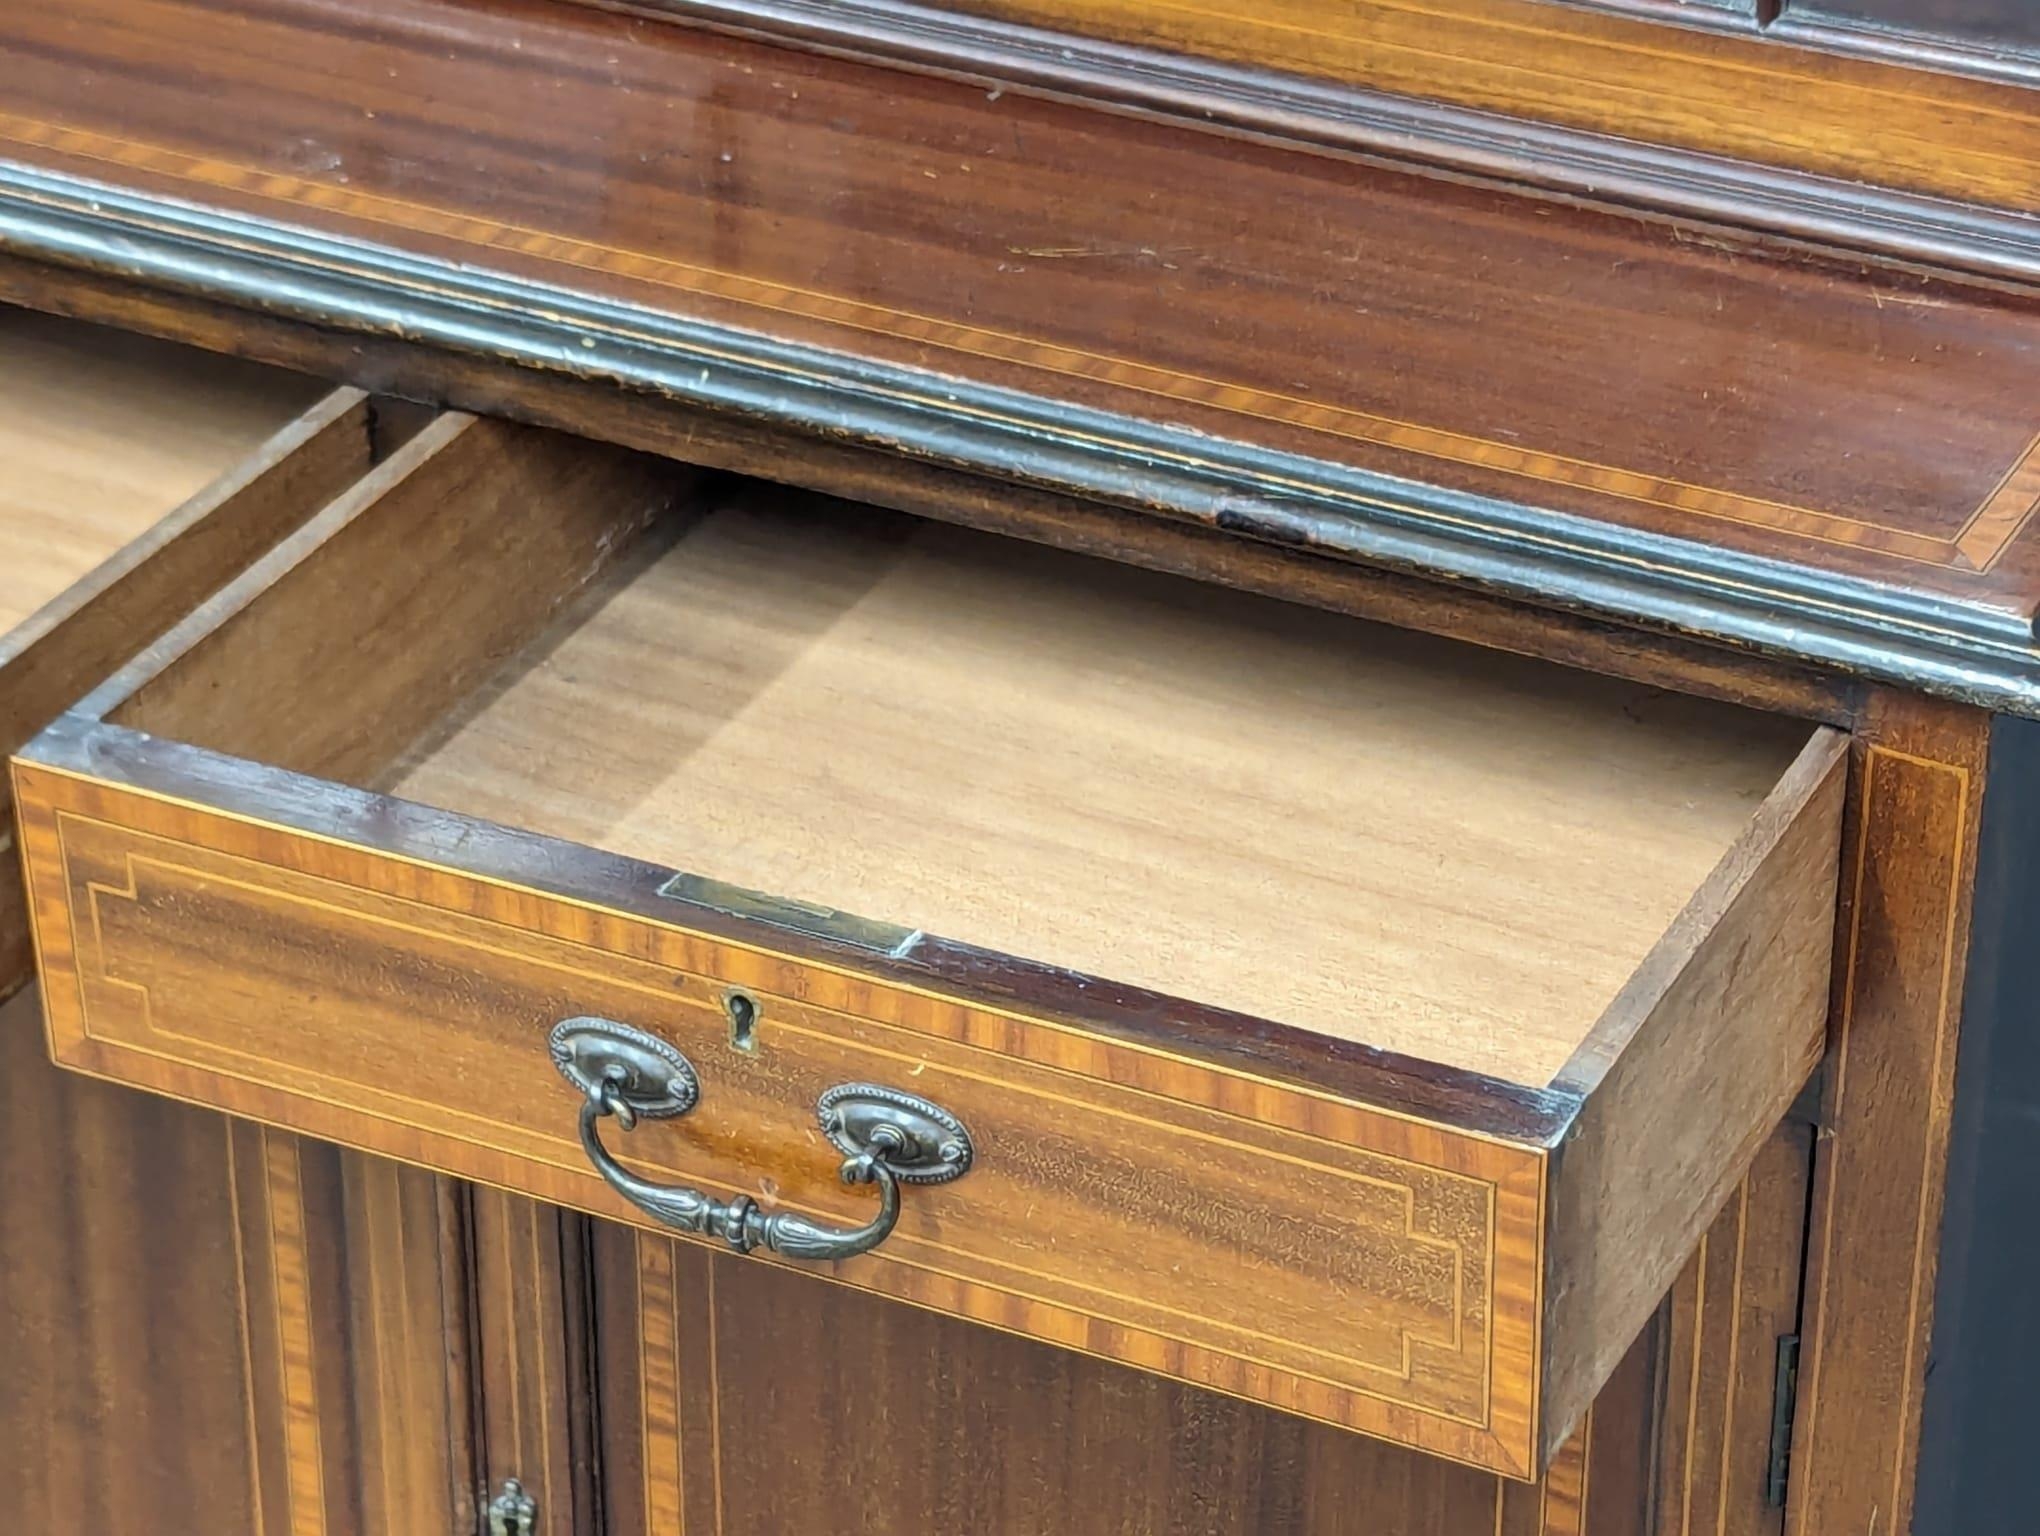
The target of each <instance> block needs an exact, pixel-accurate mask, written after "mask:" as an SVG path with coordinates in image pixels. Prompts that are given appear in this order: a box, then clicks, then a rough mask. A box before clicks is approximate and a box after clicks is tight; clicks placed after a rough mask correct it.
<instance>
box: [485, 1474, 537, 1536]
mask: <svg viewBox="0 0 2040 1536" xmlns="http://www.w3.org/2000/svg"><path fill="white" fill-rule="evenodd" d="M537 1531H538V1503H537V1501H536V1500H534V1499H533V1498H532V1496H531V1495H530V1494H528V1493H526V1492H525V1491H524V1485H523V1484H522V1483H520V1482H518V1481H517V1479H516V1478H514V1477H513V1478H511V1479H510V1480H509V1481H507V1482H505V1483H504V1484H503V1488H502V1491H501V1492H500V1493H498V1494H497V1495H496V1496H495V1498H493V1499H491V1500H490V1501H489V1536H536V1533H537Z"/></svg>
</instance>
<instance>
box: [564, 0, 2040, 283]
mask: <svg viewBox="0 0 2040 1536" xmlns="http://www.w3.org/2000/svg"><path fill="white" fill-rule="evenodd" d="M580 3H583V4H591V5H596V6H599V7H600V8H602V9H605V10H614V11H622V12H626V13H633V14H639V15H649V16H656V17H663V18H665V19H667V20H674V21H680V22H683V23H685V24H688V25H695V26H706V27H711V28H714V29H716V30H719V31H728V32H738V33H752V34H761V35H764V36H767V37H772V38H775V39H781V40H785V41H788V42H792V43H796V44H798V45H799V46H801V47H804V48H808V49H812V50H814V51H817V52H822V53H831V54H837V55H841V56H844V57H850V58H860V59H876V60H881V61H883V62H886V63H889V64H894V65H903V66H905V67H908V68H912V69H917V70H923V71H926V72H929V73H933V74H939V75H947V76H952V77H961V78H965V79H974V80H976V79H981V80H987V81H992V82H997V83H1000V84H1005V85H1010V86H1012V87H1014V88H1016V89H1019V90H1024V91H1033V92H1038V93H1042V94H1049V95H1056V96H1065V97H1071V98H1075V99H1078V100H1082V101H1087V102H1091V103H1094V104H1097V105H1101V106H1105V107H1108V108H1110V109H1112V110H1114V111H1121V112H1132V113H1139V114H1144V115H1152V116H1156V117H1165V118H1170V119H1175V120H1181V121H1184V122H1189V123H1194V124H1196V125H1198V126H1200V127H1204V128H1208V129H1211V130H1214V131H1217V132H1225V133H1235V134H1242V135H1248V136H1252V137H1267V138H1276V139H1284V140H1288V141H1291V142H1294V143H1299V144H1311V145H1316V146H1319V147H1321V148H1324V149H1330V150H1336V151H1339V152H1341V153H1345V154H1352V155H1358V156H1362V157H1366V158H1370V159H1379V160H1382V161H1385V162H1389V163H1396V164H1417V165H1422V166H1427V167H1430V168H1432V169H1434V170H1438V171H1444V172H1449V173H1452V174H1456V175H1462V176H1467V177H1471V178H1474V179H1477V180H1482V181H1490V182H1494V183H1498V184H1503V185H1509V186H1519V187H1536V188H1540V189H1542V190H1544V191H1545V192H1548V193H1551V194H1553V195H1556V196H1561V197H1565V198H1567V199H1571V200H1577V201H1581V202H1586V203H1592V204H1596V205H1600V206H1605V207H1614V208H1631V209H1638V210H1642V211H1645V212H1648V213H1650V214H1653V215H1655V216H1659V217H1666V218H1675V219H1678V220H1679V221H1680V222H1681V223H1682V224H1684V223H1695V222H1698V223H1706V222H1714V223H1718V224H1720V225H1723V226H1725V227H1728V228H1732V229H1743V230H1759V231H1762V232H1764V233H1766V234H1770V235H1775V236H1778V237H1781V238H1784V239H1787V240H1792V241H1798V242H1803V243H1805V244H1807V245H1810V246H1814V247H1820V248H1826V249H1833V250H1844V251H1868V252H1874V253H1877V254H1879V255H1882V256H1886V257H1891V258H1894V259H1897V260H1900V261H1905V262H1916V263H1920V264H1922V265H1925V266H1930V267H1937V268H1944V269H1947V270H1951V271H1958V272H1967V273H1972V274H1975V275H1977V276H1983V277H1991V278H1999V279H2004V280H2008V281H2013V282H2020V283H2030V282H2033V281H2035V280H2040V221H2036V220H2035V219H2033V218H2031V217H2028V216H2025V215H2022V214H2019V213H2015V212H2010V211H2006V210H2000V209H1995V208H1987V207H1983V206H1979V205H1973V204H1965V203H1961V202H1956V201H1953V200H1950V199H1944V198H1937V197H1928V196H1923V195H1920V194H1917V193H1909V192H1904V191H1900V190H1897V189H1894V188H1884V187H1877V186H1874V185H1871V184H1869V183H1867V182H1863V181H1850V180H1843V179H1837V178H1831V177H1826V176H1818V175H1813V174H1809V173H1807V172H1803V171H1794V170H1790V169H1787V168H1784V167H1781V166H1766V165H1758V164H1754V163H1752V162H1749V161H1743V160H1736V159H1731V158H1728V157H1726V156H1723V155H1712V154H1705V153H1701V152H1698V151H1695V150H1690V149H1683V148H1678V147H1673V146H1666V145H1658V144H1651V143H1647V142H1644V141H1643V140H1640V139H1631V138H1622V137H1617V136H1614V135H1612V134H1606V133H1594V132H1589V131H1586V130H1584V129H1579V128H1571V127H1566V126H1563V125H1559V124H1552V123H1539V122H1535V121H1532V120H1530V119H1528V118H1522V117H1507V116H1502V115H1499V114H1497V113H1493V112H1485V111H1480V110H1477V109H1475V108H1471V107H1463V106H1457V105H1454V104H1452V103H1450V102H1445V101H1426V100H1421V99H1418V98H1413V97H1408V96H1400V95H1393V94H1389V93H1387V92H1383V91H1373V90H1367V89H1364V88H1356V87H1354V86H1352V85H1348V84H1343V83H1338V82H1332V81H1320V80H1312V79H1309V78H1307V77H1305V76H1302V75H1295V74H1289V73H1286V72H1282V71H1278V70H1274V69H1266V68H1253V67H1250V66H1243V65H1238V64H1232V63H1227V62H1225V61H1222V60H1218V59H1210V58H1196V57H1192V56H1190V55H1187V54H1179V53H1168V52H1164V51H1162V50H1160V49H1152V48H1142V47H1135V46H1130V45H1128V44H1126V43H1121V42H1112V41H1106V40H1102V39H1097V38H1087V37H1081V36H1077V35H1075V34H1072V33H1064V32H1055V31H1049V30H1046V29H1043V28H1038V27H1029V26H1021V25H1016V24H1014V23H1012V22H1004V21H998V20H994V19H992V18H989V17H983V16H970V15H963V14H959V13H957V12H955V11H950V10H944V9H941V8H939V7H937V6H932V5H917V4H913V3H911V0H856V3H851V4H845V3H844V0H741V3H735V0H580ZM1589 3H1592V0H1589ZM1597 8H1598V9H1603V10H1610V11H1614V12H1617V13H1618V14H1623V15H1627V16H1629V17H1632V18H1633V17H1635V16H1637V15H1639V14H1640V12H1639V11H1638V10H1637V9H1635V8H1634V7H1632V6H1628V5H1624V4H1621V3H1619V0H1617V3H1613V4H1604V5H1599V6H1597ZM1657 19H1662V18H1661V17H1660V18H1657ZM1705 21H1706V22H1712V21H1713V18H1712V17H1708V18H1706V19H1705ZM1695 25H1698V26H1700V27H1701V28H1702V29H1703V30H1708V31H1720V32H1730V33H1741V34H1745V35H1747V34H1748V33H1750V32H1751V31H1752V28H1751V27H1750V26H1749V25H1748V24H1747V23H1746V22H1745V23H1741V24H1738V23H1737V21H1736V19H1735V18H1733V17H1731V16H1727V15H1726V14H1725V13H1724V14H1723V18H1722V20H1721V22H1720V23H1719V24H1716V25H1706V24H1705V23H1703V22H1695ZM1774 30H1776V31H1778V33H1779V35H1790V36H1792V37H1793V39H1794V40H1795V41H1799V42H1804V43H1808V44H1811V45H1813V46H1814V47H1819V48H1829V49H1835V48H1837V46H1838V45H1839V49H1840V51H1854V52H1860V53H1863V54H1865V55H1866V56H1870V57H1875V58H1879V59H1883V60H1887V61H1889V60H1893V59H1896V60H1897V61H1898V62H1914V60H1910V59H1908V58H1907V57H1906V55H1905V53H1901V52H1899V51H1897V50H1894V49H1892V48H1890V47H1888V46H1879V44H1881V42H1882V40H1881V39H1876V38H1872V39H1861V40H1859V39H1857V38H1855V37H1854V36H1853V35H1851V36H1847V37H1844V36H1840V35H1838V34H1837V32H1836V29H1833V28H1828V27H1822V28H1819V29H1812V28H1801V29H1799V30H1798V32H1797V33H1796V34H1788V33H1786V32H1784V31H1783V29H1774ZM1909 51H1910V52H1912V53H1914V54H1917V53H1918V52H1919V50H1917V49H1909ZM1945 51H1946V52H1948V53H1949V54H1950V55H1951V57H1950V58H1948V59H1946V60H1941V59H1935V60H1932V62H1936V63H1943V64H1948V65H1955V66H1957V67H1966V68H1967V69H1968V70H1969V72H1972V73H1978V74H1983V75H1987V76H1991V77H1994V78H2000V79H2004V80H2006V81H2008V82H2009V83H2012V84H2030V83H2032V82H2033V80H2034V79H2035V78H2036V76H2035V74H2034V73H2033V72H2032V71H2030V70H2025V69H2020V70H2016V71H2004V70H1999V69H1988V68H1982V67H1979V64H1978V62H1977V61H1976V60H1975V59H1974V58H1973V56H1972V53H1973V51H1972V50H1967V49H1962V50H1945ZM1978 52H1980V51H1978Z"/></svg>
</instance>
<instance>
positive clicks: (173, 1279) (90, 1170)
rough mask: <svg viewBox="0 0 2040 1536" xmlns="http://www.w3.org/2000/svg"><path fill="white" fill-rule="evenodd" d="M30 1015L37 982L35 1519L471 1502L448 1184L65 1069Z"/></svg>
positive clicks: (348, 1520)
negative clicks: (447, 1227) (456, 1348)
mask: <svg viewBox="0 0 2040 1536" xmlns="http://www.w3.org/2000/svg"><path fill="white" fill-rule="evenodd" d="M38 1015H39V1009H38V1007H37V996H36V993H35V992H34V990H33V989H30V990H27V991H23V992H20V993H18V994H17V995H16V996H15V997H14V998H13V999H12V1000H11V1001H9V1002H8V1003H7V1004H6V1005H5V1006H4V1007H0V1158H4V1160H5V1166H6V1167H7V1170H8V1176H7V1177H6V1178H5V1179H0V1221H4V1223H5V1231H6V1233H7V1242H6V1244H5V1247H4V1254H5V1258H4V1261H0V1358H4V1359H5V1361H6V1362H7V1368H6V1369H5V1370H4V1371H0V1430H4V1433H5V1434H6V1437H7V1443H8V1445H9V1447H10V1449H9V1451H8V1458H9V1464H10V1470H11V1477H10V1484H11V1487H10V1495H9V1496H10V1499H11V1502H12V1507H13V1509H14V1511H15V1516H14V1518H16V1519H17V1520H18V1521H19V1523H20V1524H21V1525H22V1527H23V1529H33V1530H46V1531H66V1530H86V1529H90V1530H97V1531H106V1532H109V1533H112V1532H118V1533H122V1536H126V1533H130V1532H132V1533H137V1536H139V1533H141V1532H145V1531H151V1530H157V1529H160V1528H161V1527H162V1525H163V1522H164V1520H165V1518H166V1515H165V1512H166V1511H169V1510H175V1511H178V1512H179V1513H178V1516H177V1518H178V1519H179V1520H180V1521H183V1520H187V1519H188V1520H189V1521H191V1522H194V1523H202V1524H203V1525H204V1527H205V1528H207V1529H213V1530H220V1531H286V1532H292V1533H295V1536H353V1533H358V1532H364V1531H378V1532H388V1533H391V1536H443V1533H445V1532H446V1531H449V1530H453V1529H456V1528H459V1527H460V1522H461V1521H462V1520H463V1519H464V1518H466V1519H468V1520H470V1521H471V1519H472V1511H473V1502H472V1496H471V1494H470V1492H469V1490H468V1486H467V1485H468V1483H469V1480H470V1475H471V1474H470V1469H469V1468H468V1467H467V1466H466V1464H465V1463H464V1462H463V1460H462V1455H463V1452H464V1450H465V1448H466V1447H467V1446H468V1444H469V1436H468V1429H467V1423H466V1415H467V1403H466V1394H465V1387H464V1383H462V1382H460V1381H458V1380H456V1379H453V1378H452V1377H451V1376H450V1375H449V1370H448V1366H449V1360H450V1355H449V1339H448V1318H449V1315H450V1313H449V1310H448V1307H449V1302H450V1300H451V1299H452V1293H455V1292H457V1291H458V1289H459V1285H460V1283H461V1282H459V1281H457V1280H455V1278H454V1276H453V1274H452V1273H450V1272H449V1270H448V1268H447V1267H446V1265H447V1263H448V1262H449V1260H451V1261H455V1262H457V1260H458V1255H449V1254H447V1253H446V1252H445V1251H444V1250H442V1248H441V1246H440V1242H439V1237H440V1232H439V1226H438V1221H439V1201H440V1199H441V1196H442V1194H443V1185H444V1181H442V1180H438V1179H435V1178H434V1177H433V1176H431V1175H429V1174H425V1173H421V1172H419V1171H417V1170H414V1169H405V1168H398V1167H396V1166H394V1165H391V1164H387V1163H378V1162H375V1161H373V1160H371V1159H367V1158H360V1157H355V1156H352V1155H350V1154H345V1153H341V1152H340V1151H338V1150H337V1149H335V1148H331V1147H320V1146H317V1145H315V1144H311V1143H307V1142H302V1141H300V1140H298V1139H297V1138H295V1137H292V1136H288V1135H285V1134H282V1133H281V1132H276V1131H270V1130H264V1129H262V1128H260V1127H256V1126H252V1125H246V1124H240V1123H236V1122H233V1121H230V1120H228V1119H226V1118H225V1117H223V1116H219V1115H212V1114H207V1113H204V1112H202V1111H199V1110H194V1109H190V1108H187V1107H185V1106H182V1105H177V1104H171V1103H168V1102H166V1101H164V1100H162V1099H160V1098H157V1097H154V1096H152V1095H148V1094H138V1093H132V1092H129V1091H128V1090H125V1089H121V1088H116V1087H113V1086H111V1085H109V1084H104V1083H95V1082H90V1081H88V1080H86V1079H84V1078H82V1077H79V1076H78V1075H76V1074H75V1073H68V1072H62V1071H59V1070H58V1069H57V1068H55V1067H54V1066H52V1065H51V1064H50V1063H49V1061H48V1058H47V1057H46V1055H45V1054H44V1044H43V1037H42V1030H41V1028H40V1022H41V1021H40V1019H39V1017H38ZM463 1512H465V1514H464V1513H463Z"/></svg>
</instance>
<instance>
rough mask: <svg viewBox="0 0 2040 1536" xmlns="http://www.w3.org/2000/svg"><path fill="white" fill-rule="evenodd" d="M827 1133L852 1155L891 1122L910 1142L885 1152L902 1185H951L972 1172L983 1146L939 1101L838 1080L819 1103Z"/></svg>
mask: <svg viewBox="0 0 2040 1536" xmlns="http://www.w3.org/2000/svg"><path fill="white" fill-rule="evenodd" d="M815 1110H816V1113H817V1114H818V1115H819V1116H820V1117H821V1122H822V1133H823V1134H824V1135H825V1136H827V1137H828V1138H829V1140H830V1142H831V1143H832V1144H833V1145H834V1146H835V1148H836V1150H837V1151H839V1152H841V1153H843V1154H844V1156H846V1157H857V1156H859V1155H861V1154H862V1153H864V1152H865V1151H866V1150H867V1149H869V1148H870V1147H871V1146H872V1145H873V1142H872V1134H873V1132H875V1131H876V1130H877V1129H878V1128H879V1127H880V1126H891V1127H892V1128H893V1129H894V1130H895V1131H897V1132H899V1133H900V1136H901V1137H902V1138H903V1139H904V1142H905V1145H903V1146H900V1147H899V1148H898V1149H897V1150H894V1151H889V1152H887V1153H886V1155H885V1160H886V1165H887V1166H888V1167H890V1168H891V1169H892V1171H893V1174H894V1176H895V1177H897V1178H898V1179H899V1181H900V1182H901V1183H902V1184H947V1183H948V1182H949V1181H950V1180H951V1179H960V1178H962V1177H963V1176H964V1175H965V1174H966V1173H968V1172H970V1164H971V1159H972V1158H973V1157H974V1156H976V1154H977V1148H976V1147H975V1146H974V1145H973V1144H972V1142H971V1139H970V1132H969V1131H967V1130H965V1129H964V1127H963V1122H962V1121H961V1120H959V1119H957V1118H956V1116H954V1115H952V1114H951V1113H950V1112H949V1111H948V1110H946V1109H944V1108H943V1107H942V1106H941V1105H939V1104H931V1103H930V1102H929V1101H928V1100H926V1099H924V1098H921V1097H919V1096H918V1095H916V1094H911V1093H902V1092H900V1090H899V1089H897V1088H882V1087H880V1086H879V1085H878V1084H877V1083H838V1084H837V1085H836V1086H835V1087H833V1088H830V1089H826V1090H825V1091H824V1092H823V1094H822V1096H821V1097H820V1098H819V1099H817V1100H816V1101H815Z"/></svg>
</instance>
